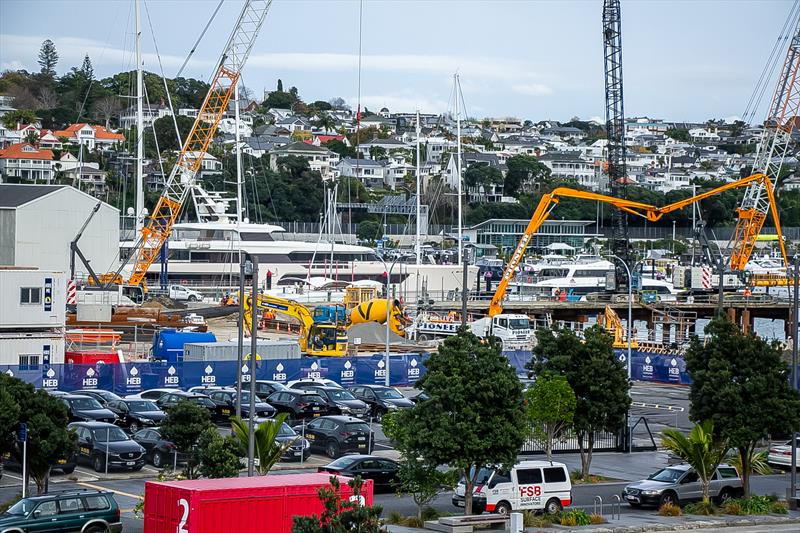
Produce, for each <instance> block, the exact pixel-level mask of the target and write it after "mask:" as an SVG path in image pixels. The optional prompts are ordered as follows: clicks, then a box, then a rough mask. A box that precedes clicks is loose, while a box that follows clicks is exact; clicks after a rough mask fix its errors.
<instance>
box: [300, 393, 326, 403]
mask: <svg viewBox="0 0 800 533" xmlns="http://www.w3.org/2000/svg"><path fill="white" fill-rule="evenodd" d="M300 401H301V402H306V403H312V402H313V403H317V404H324V403H325V400H323V399H322V396H320V395H319V394H303V395H302V396H301V397H300Z"/></svg>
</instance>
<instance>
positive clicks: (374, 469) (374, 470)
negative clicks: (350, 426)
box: [317, 455, 400, 492]
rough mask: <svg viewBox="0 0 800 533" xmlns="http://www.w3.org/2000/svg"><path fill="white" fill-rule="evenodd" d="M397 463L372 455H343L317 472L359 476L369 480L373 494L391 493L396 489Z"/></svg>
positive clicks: (397, 481)
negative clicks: (371, 483)
mask: <svg viewBox="0 0 800 533" xmlns="http://www.w3.org/2000/svg"><path fill="white" fill-rule="evenodd" d="M399 468H400V465H399V464H398V463H397V461H393V460H391V459H387V458H386V457H376V456H374V455H345V456H344V457H340V458H339V459H336V460H335V461H333V462H332V463H329V464H327V465H325V466H320V467H319V468H318V469H317V471H318V472H330V473H331V474H340V475H343V476H348V477H355V476H360V477H361V479H371V480H372V482H373V483H374V485H373V489H374V490H375V492H381V491H386V492H392V491H394V490H395V489H396V488H397V485H398V483H399V479H398V478H397V471H398V470H399Z"/></svg>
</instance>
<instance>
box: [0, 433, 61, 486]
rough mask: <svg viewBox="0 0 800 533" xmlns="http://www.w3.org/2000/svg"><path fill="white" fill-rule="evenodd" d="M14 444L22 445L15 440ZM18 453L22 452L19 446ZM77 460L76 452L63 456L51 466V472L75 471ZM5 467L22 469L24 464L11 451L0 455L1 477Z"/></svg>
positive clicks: (0, 477)
mask: <svg viewBox="0 0 800 533" xmlns="http://www.w3.org/2000/svg"><path fill="white" fill-rule="evenodd" d="M13 446H17V447H19V446H21V445H20V443H18V442H15V443H14V444H13ZM16 451H17V452H18V453H20V454H21V453H22V449H21V448H17V450H16ZM75 461H76V455H75V454H74V453H72V454H70V455H69V456H68V457H63V458H62V459H58V460H57V461H56V462H55V464H53V465H51V466H50V471H51V472H61V473H63V474H65V475H68V474H71V473H72V472H74V471H75ZM4 468H11V469H14V470H22V464H20V462H19V461H17V459H16V456H14V455H12V454H11V453H10V452H6V453H4V454H3V455H2V456H0V479H2V478H3V469H4Z"/></svg>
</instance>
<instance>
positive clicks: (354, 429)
mask: <svg viewBox="0 0 800 533" xmlns="http://www.w3.org/2000/svg"><path fill="white" fill-rule="evenodd" d="M345 426H346V427H347V431H349V432H350V433H369V432H370V428H369V426H368V425H367V424H366V423H365V422H348V423H347V424H345Z"/></svg>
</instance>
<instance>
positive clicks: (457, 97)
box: [453, 73, 463, 263]
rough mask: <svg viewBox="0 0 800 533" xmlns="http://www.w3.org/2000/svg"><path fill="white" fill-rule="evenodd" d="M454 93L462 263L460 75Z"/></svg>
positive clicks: (459, 246) (454, 75)
mask: <svg viewBox="0 0 800 533" xmlns="http://www.w3.org/2000/svg"><path fill="white" fill-rule="evenodd" d="M453 81H454V84H455V86H454V89H453V90H454V92H455V95H456V135H457V148H456V172H457V173H458V262H459V263H460V262H461V261H462V255H463V252H462V245H463V242H462V241H463V238H462V236H461V197H462V195H463V193H462V190H461V182H462V173H461V98H460V95H461V88H460V83H459V81H458V74H457V73H456V74H453Z"/></svg>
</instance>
